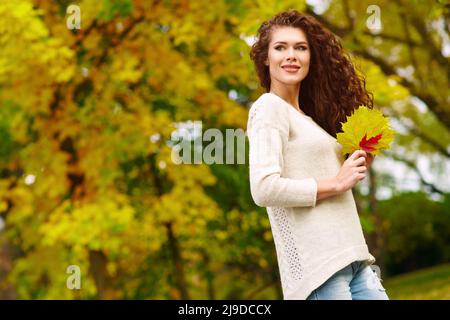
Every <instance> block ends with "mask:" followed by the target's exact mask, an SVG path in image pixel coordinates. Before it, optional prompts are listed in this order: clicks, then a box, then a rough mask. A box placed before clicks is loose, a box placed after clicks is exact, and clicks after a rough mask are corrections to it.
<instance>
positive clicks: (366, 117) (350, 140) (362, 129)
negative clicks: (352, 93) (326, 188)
mask: <svg viewBox="0 0 450 320" xmlns="http://www.w3.org/2000/svg"><path fill="white" fill-rule="evenodd" d="M341 123H342V131H343V132H340V133H338V134H337V135H336V138H337V142H339V143H340V144H341V145H342V153H343V155H344V156H345V155H346V154H352V153H353V152H354V151H356V150H364V151H366V152H367V153H368V154H370V155H373V156H375V155H377V154H379V153H380V151H381V150H385V149H389V145H390V143H391V142H392V140H393V139H394V131H393V130H392V129H391V128H390V127H389V122H388V118H387V117H385V116H384V115H383V114H382V113H381V111H379V110H376V109H369V108H367V107H366V106H359V108H358V109H356V110H355V111H354V113H353V114H352V115H351V116H347V121H346V122H341Z"/></svg>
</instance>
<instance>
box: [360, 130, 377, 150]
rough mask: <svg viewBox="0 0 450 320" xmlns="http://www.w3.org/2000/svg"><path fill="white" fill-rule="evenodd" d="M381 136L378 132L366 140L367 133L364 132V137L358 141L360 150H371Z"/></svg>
mask: <svg viewBox="0 0 450 320" xmlns="http://www.w3.org/2000/svg"><path fill="white" fill-rule="evenodd" d="M381 136H382V134H381V133H380V134H379V135H376V136H375V137H372V138H370V139H369V140H366V139H367V134H365V135H364V137H363V138H362V139H361V141H360V142H359V146H360V147H361V149H362V150H364V151H366V152H372V151H374V150H376V148H375V146H376V145H377V144H378V141H379V140H380V139H381Z"/></svg>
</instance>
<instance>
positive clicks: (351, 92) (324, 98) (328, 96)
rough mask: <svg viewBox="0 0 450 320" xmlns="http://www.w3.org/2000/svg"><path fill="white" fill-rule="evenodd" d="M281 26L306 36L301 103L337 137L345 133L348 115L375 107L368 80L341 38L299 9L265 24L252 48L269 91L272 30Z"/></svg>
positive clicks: (300, 94)
mask: <svg viewBox="0 0 450 320" xmlns="http://www.w3.org/2000/svg"><path fill="white" fill-rule="evenodd" d="M280 26H289V27H294V28H300V29H301V30H302V31H303V32H304V33H305V34H306V36H307V39H308V43H309V47H310V50H311V60H310V67H309V72H308V75H307V76H306V78H305V79H303V81H302V84H301V89H300V93H299V97H298V99H299V104H300V106H301V107H302V110H303V111H304V112H305V113H306V114H307V115H309V116H310V117H311V118H313V119H314V121H315V122H316V123H317V124H319V125H320V126H321V127H322V128H323V129H324V130H326V131H327V132H328V133H329V134H330V135H331V136H333V137H335V138H336V133H338V132H341V131H342V125H341V122H345V121H346V116H348V115H351V114H352V111H353V110H355V109H356V108H358V107H359V105H366V106H367V107H368V108H370V109H372V108H373V95H372V94H371V93H369V92H368V91H367V90H366V82H365V79H364V78H363V77H362V76H358V75H357V73H356V70H355V67H354V66H353V64H352V62H351V59H350V57H349V55H348V54H347V53H345V52H344V50H343V49H342V45H341V43H340V42H339V40H338V39H337V37H336V36H335V35H334V34H333V33H332V32H330V31H329V30H327V29H326V28H324V27H323V26H322V25H321V24H320V23H319V22H318V21H317V20H316V19H315V18H314V17H312V16H308V15H305V14H302V13H300V12H298V11H296V10H290V11H285V12H281V13H279V14H277V15H275V16H274V17H273V18H272V19H270V20H268V21H265V22H263V23H262V25H261V26H260V27H259V29H258V35H257V41H256V42H255V43H254V44H253V46H252V48H251V51H250V58H251V59H252V60H253V62H254V64H255V69H256V71H257V73H258V77H259V80H260V83H261V86H262V87H263V88H264V89H265V90H266V92H269V91H270V73H269V66H267V65H265V64H264V61H265V60H266V59H267V57H268V49H269V43H270V39H271V34H272V30H273V29H274V28H275V27H280Z"/></svg>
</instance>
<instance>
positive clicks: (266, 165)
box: [247, 102, 317, 207]
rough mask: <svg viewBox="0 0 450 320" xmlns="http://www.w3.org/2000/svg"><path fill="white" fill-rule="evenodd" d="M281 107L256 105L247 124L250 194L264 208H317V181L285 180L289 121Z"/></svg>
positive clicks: (253, 106)
mask: <svg viewBox="0 0 450 320" xmlns="http://www.w3.org/2000/svg"><path fill="white" fill-rule="evenodd" d="M283 108H284V106H280V105H277V104H271V103H270V104H256V102H255V103H254V104H253V105H252V107H251V108H250V111H249V117H248V122H247V135H248V139H249V162H250V165H249V169H250V174H249V175H250V191H251V195H252V198H253V200H254V201H255V203H256V204H257V205H258V206H260V207H315V205H316V200H317V181H316V180H315V179H314V178H313V177H311V178H305V179H290V178H283V177H281V173H282V168H283V150H284V149H285V147H286V145H287V141H288V137H289V118H288V114H287V112H285V111H288V110H285V109H283Z"/></svg>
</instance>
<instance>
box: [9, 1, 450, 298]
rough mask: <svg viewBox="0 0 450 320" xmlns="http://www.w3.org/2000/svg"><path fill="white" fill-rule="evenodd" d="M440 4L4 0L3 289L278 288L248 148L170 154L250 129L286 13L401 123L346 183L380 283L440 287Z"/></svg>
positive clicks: (449, 222)
mask: <svg viewBox="0 0 450 320" xmlns="http://www.w3.org/2000/svg"><path fill="white" fill-rule="evenodd" d="M446 3H447V1H431V0H428V1H419V0H415V1H406V0H394V1H392V0H390V1H387V0H386V1H381V0H380V1H377V0H369V1H365V0H360V1H349V0H335V1H326V0H325V1H319V0H316V1H302V0H295V1H290V0H286V1H275V0H273V1H271V0H242V1H240V0H229V1H225V0H217V1H187V0H178V1H176V0H174V1H168V0H166V1H143V0H116V1H112V0H111V1H109V0H99V1H87V0H84V1H77V2H72V1H65V0H60V1H47V0H46V1H44V0H34V1H33V0H8V1H1V2H0V46H1V49H0V298H2V299H281V298H282V292H281V286H280V280H279V274H278V266H277V261H276V253H275V248H274V245H273V239H272V233H271V230H270V225H269V220H268V217H267V214H266V210H265V209H264V208H260V207H257V206H256V205H255V204H254V203H253V200H252V198H251V195H250V189H249V182H248V161H246V163H245V164H211V165H208V164H205V163H201V164H182V165H177V164H175V163H174V162H173V161H172V159H171V148H172V146H173V141H172V133H174V132H176V130H177V128H180V126H183V125H184V126H186V125H188V124H189V123H191V122H193V121H202V125H203V130H205V129H206V128H218V129H219V130H221V131H222V132H225V129H227V128H234V129H239V128H241V129H243V130H245V128H246V122H247V115H248V108H249V107H250V105H251V103H252V102H253V101H254V100H256V99H257V98H258V96H259V95H260V94H261V93H262V92H263V91H262V89H261V88H260V87H259V84H258V79H257V77H256V73H255V71H254V69H253V65H252V62H251V60H250V58H249V50H250V46H251V44H252V43H253V42H254V36H255V35H256V30H257V28H258V27H259V25H260V24H261V22H262V21H264V20H266V19H269V18H271V17H272V16H273V15H274V14H276V13H278V12H280V11H283V10H286V9H297V10H299V11H302V12H305V13H308V14H310V15H313V16H315V17H316V18H317V19H318V20H319V21H321V22H322V23H323V25H324V26H326V27H327V28H329V29H330V30H331V31H333V32H334V33H335V34H336V35H338V36H339V37H340V39H341V40H342V43H343V46H344V48H345V49H346V50H347V51H348V52H349V53H350V54H351V56H352V59H353V61H354V63H355V65H356V66H357V67H358V70H359V72H361V73H362V74H364V75H365V76H366V81H367V88H368V89H369V90H370V91H371V92H373V94H374V99H375V107H376V108H378V109H380V110H382V112H383V113H384V114H385V115H386V116H389V120H390V123H391V126H392V127H393V129H394V130H395V131H396V133H397V134H396V137H395V141H394V142H393V144H392V145H391V146H392V148H391V149H390V150H388V151H386V152H383V154H382V155H379V156H377V158H376V159H375V161H374V164H373V167H372V168H371V171H370V174H369V175H368V176H367V178H366V179H364V181H362V182H361V183H359V184H358V186H357V187H355V188H354V189H353V193H354V195H355V200H356V201H357V206H358V209H359V213H360V217H361V221H362V224H363V228H364V232H365V235H366V239H367V242H368V245H369V247H370V248H371V252H372V254H373V255H374V256H375V257H376V259H377V262H376V264H377V265H378V266H380V268H381V277H382V278H383V280H384V282H383V285H384V286H385V287H386V289H387V292H388V294H389V295H390V297H391V299H450V246H449V244H450V178H449V177H450V161H449V159H450V89H449V81H450V59H449V58H450V38H449V28H450V7H449V5H448V4H446ZM198 139H201V133H200V134H198V133H197V134H193V135H192V140H193V141H192V142H194V141H196V140H198ZM201 143H203V142H201Z"/></svg>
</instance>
